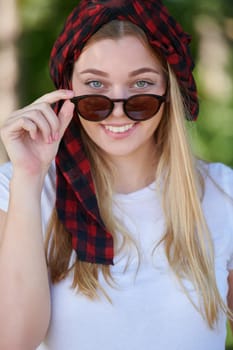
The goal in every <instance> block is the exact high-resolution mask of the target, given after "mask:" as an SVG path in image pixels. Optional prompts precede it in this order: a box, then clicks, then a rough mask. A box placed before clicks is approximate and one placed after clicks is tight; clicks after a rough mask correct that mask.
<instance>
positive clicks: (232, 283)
mask: <svg viewBox="0 0 233 350" xmlns="http://www.w3.org/2000/svg"><path fill="white" fill-rule="evenodd" d="M228 285H229V289H228V296H227V302H228V306H229V308H230V309H231V311H232V312H233V270H232V271H230V272H229V275H228ZM230 326H231V330H232V332H233V321H230Z"/></svg>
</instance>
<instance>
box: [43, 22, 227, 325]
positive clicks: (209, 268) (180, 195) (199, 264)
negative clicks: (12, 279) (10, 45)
mask: <svg viewBox="0 0 233 350" xmlns="http://www.w3.org/2000/svg"><path fill="white" fill-rule="evenodd" d="M125 35H134V36H136V37H138V38H139V39H140V40H141V41H142V42H143V43H144V44H145V45H146V47H147V48H149V49H150V50H151V51H152V49H151V48H150V46H149V44H148V41H147V38H146V35H145V34H144V32H143V31H142V30H141V29H140V28H138V27H137V26H135V25H133V24H132V23H130V22H123V21H116V20H115V21H112V22H110V23H108V24H106V25H105V26H103V27H102V28H101V29H100V30H99V31H98V32H97V33H95V34H94V35H93V36H92V38H91V39H90V41H89V43H88V44H90V43H91V42H94V41H97V40H101V39H103V38H112V39H118V38H121V37H123V36H125ZM154 54H156V56H157V57H158V58H159V59H160V61H161V63H162V65H163V67H164V69H166V70H167V74H168V80H169V98H170V100H169V103H167V104H166V106H165V109H164V115H163V118H162V120H161V122H160V125H159V126H158V129H157V131H156V134H155V138H156V143H157V147H158V149H159V151H160V160H159V163H158V166H157V169H156V178H157V179H159V178H163V183H162V184H161V186H162V189H160V191H162V205H163V209H164V216H165V222H166V229H165V233H164V236H163V238H162V240H161V241H160V243H163V244H164V249H165V253H166V256H167V259H168V262H169V264H170V267H171V268H172V270H173V271H174V273H175V276H176V277H177V279H178V281H179V282H180V284H181V286H183V289H184V292H185V293H186V294H187V296H188V297H189V295H188V291H186V289H185V287H184V285H183V283H182V281H183V279H184V278H187V279H188V280H190V281H191V282H192V283H193V285H194V287H195V289H196V292H197V294H198V297H199V305H194V306H195V307H196V308H197V309H198V310H199V312H200V313H201V315H202V316H203V317H204V318H205V319H206V321H207V323H208V324H209V326H210V327H213V326H214V324H215V323H216V321H217V320H218V316H219V312H220V310H223V311H224V312H225V313H226V314H227V315H228V316H230V317H232V314H231V313H230V311H229V309H228V308H227V306H226V305H225V304H224V302H223V300H222V298H221V296H220V294H219V291H218V287H217V284H216V278H215V273H214V249H213V244H212V240H211V236H210V233H209V230H208V227H207V224H206V221H205V218H204V215H203V212H202V208H201V199H202V196H203V191H204V188H203V185H202V178H201V176H200V174H199V172H198V171H197V168H196V165H195V159H194V157H193V155H192V152H191V150H190V146H189V142H188V138H187V133H186V126H185V113H186V111H185V107H184V103H183V98H182V95H181V92H180V88H179V85H178V83H177V79H176V77H175V75H174V73H173V71H172V69H171V68H170V66H169V65H166V63H165V61H164V59H162V57H161V55H159V54H158V53H157V52H156V53H154ZM82 138H83V143H84V145H85V148H86V153H87V157H88V159H89V161H90V164H91V169H92V174H93V180H94V184H95V188H96V196H97V201H98V205H99V210H100V213H101V216H102V219H103V221H104V223H105V225H106V227H107V229H108V230H109V231H110V232H112V235H113V239H114V243H116V241H117V239H118V237H117V236H116V232H121V235H122V237H123V246H126V245H128V244H131V243H132V240H131V239H130V237H129V235H128V233H127V232H126V231H125V229H124V228H123V227H122V225H121V223H120V222H118V221H117V220H116V219H115V218H114V217H113V215H112V211H111V208H112V193H113V182H114V171H113V168H112V166H111V164H110V163H109V161H107V160H106V158H105V156H104V155H103V154H102V152H101V150H100V149H99V148H98V147H97V146H96V145H95V144H94V142H92V141H91V140H90V139H89V138H88V137H87V135H85V133H83V137H82ZM98 169H101V172H100V171H98ZM103 194H104V198H105V200H104V201H103V200H100V199H101V198H103ZM64 231H65V229H64V227H63V226H62V224H61V223H60V222H59V220H58V218H57V215H56V210H55V209H54V211H53V215H52V219H51V221H50V225H49V227H48V235H47V240H46V251H47V260H48V266H49V269H50V275H51V279H52V282H53V283H57V282H59V281H60V280H62V279H63V278H65V277H66V276H67V275H68V273H69V272H70V271H71V270H72V271H73V272H74V277H73V284H72V287H73V288H76V289H77V290H78V291H79V292H81V293H83V294H85V295H86V296H88V297H90V298H95V297H97V290H102V292H103V293H105V291H104V290H103V289H102V287H101V285H100V283H99V280H98V275H99V271H100V270H101V271H102V273H103V275H104V277H105V279H106V280H107V281H108V282H109V283H110V284H111V283H112V282H113V280H112V276H111V273H110V267H109V266H104V265H97V264H91V263H86V262H81V261H79V260H78V259H76V261H75V263H74V264H73V265H72V266H70V258H71V253H72V246H71V237H70V234H69V233H67V232H64ZM118 234H119V233H118ZM115 245H117V244H115ZM121 248H122V247H121ZM154 249H156V247H154ZM115 253H117V252H115ZM106 297H108V296H107V295H106ZM189 299H190V301H191V302H192V300H191V298H190V297H189Z"/></svg>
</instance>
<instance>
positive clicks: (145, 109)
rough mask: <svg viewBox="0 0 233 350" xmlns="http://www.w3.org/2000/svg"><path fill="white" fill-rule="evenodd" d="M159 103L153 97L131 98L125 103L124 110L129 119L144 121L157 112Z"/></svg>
mask: <svg viewBox="0 0 233 350" xmlns="http://www.w3.org/2000/svg"><path fill="white" fill-rule="evenodd" d="M159 105H160V101H159V100H158V99H157V98H156V97H155V96H149V95H141V96H133V97H131V98H130V99H129V100H128V102H127V103H126V106H125V109H126V112H127V114H128V115H129V117H130V118H132V119H134V120H138V121H140V120H146V119H149V118H151V117H153V116H154V115H155V114H156V113H157V112H158V108H159Z"/></svg>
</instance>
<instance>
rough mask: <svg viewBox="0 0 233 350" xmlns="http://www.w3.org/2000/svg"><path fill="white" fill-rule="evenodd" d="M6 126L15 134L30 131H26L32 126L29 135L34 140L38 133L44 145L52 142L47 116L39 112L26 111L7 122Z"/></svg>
mask: <svg viewBox="0 0 233 350" xmlns="http://www.w3.org/2000/svg"><path fill="white" fill-rule="evenodd" d="M56 118H57V117H56ZM8 125H9V130H14V131H16V132H17V131H18V132H19V131H20V129H22V130H26V131H31V129H27V127H30V126H31V127H32V126H33V127H32V132H31V133H30V135H31V136H32V138H33V139H34V140H35V139H36V137H37V136H38V135H39V134H38V133H40V136H42V138H43V139H44V141H45V142H46V143H51V142H52V138H53V137H52V130H51V126H50V124H49V122H48V119H47V116H45V115H44V114H43V113H42V112H41V111H39V110H33V111H27V113H24V114H23V115H21V116H20V117H18V118H14V119H12V120H9V121H8ZM25 126H26V127H25Z"/></svg>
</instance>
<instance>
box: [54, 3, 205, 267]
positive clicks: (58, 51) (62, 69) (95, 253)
mask: <svg viewBox="0 0 233 350" xmlns="http://www.w3.org/2000/svg"><path fill="white" fill-rule="evenodd" d="M114 19H118V20H123V21H124V20H128V21H131V22H132V23H134V24H136V25H138V26H139V27H140V28H142V29H143V30H144V32H145V33H146V35H147V37H148V40H149V42H150V44H151V46H152V47H154V48H157V49H159V50H160V52H161V53H162V55H163V56H164V57H165V58H166V59H167V61H168V62H169V64H170V65H171V66H172V68H173V70H174V72H175V74H176V76H177V78H178V82H179V84H180V87H181V89H182V90H183V91H185V92H186V93H187V96H188V98H186V105H187V107H188V109H189V112H190V114H189V115H188V116H187V119H189V120H195V119H196V118H197V115H198V99H197V91H196V86H195V82H194V79H193V75H192V70H193V67H194V64H193V61H192V58H191V55H190V52H189V48H188V45H189V43H190V40H191V37H190V36H189V35H188V34H187V33H185V32H184V31H183V29H182V28H181V26H180V25H179V24H178V23H177V22H176V21H175V20H174V18H172V17H171V16H170V15H169V13H168V11H167V9H166V8H165V7H164V5H163V4H162V2H161V1H160V0H146V1H145V0H109V1H108V0H105V1H104V0H102V1H98V0H92V1H91V0H81V1H80V3H79V5H78V6H77V7H75V8H74V10H73V11H72V13H71V14H70V15H69V17H68V19H67V21H66V23H65V26H64V28H63V30H62V32H61V34H60V36H59V37H58V39H57V41H56V42H55V44H54V47H53V49H52V52H51V58H50V74H51V77H52V79H53V81H54V84H55V86H56V88H58V89H59V88H67V87H70V85H69V84H70V83H69V82H68V81H67V72H71V71H72V67H73V63H74V62H75V61H76V60H77V58H78V57H79V55H80V53H81V51H82V48H83V47H84V45H85V43H86V42H87V40H88V39H89V38H90V37H91V36H92V35H93V34H94V33H95V32H96V31H97V30H98V29H99V28H100V27H101V26H102V25H103V24H105V23H107V22H109V21H111V20H114ZM56 168H57V185H56V188H57V193H56V195H57V197H56V208H57V212H58V217H59V219H60V220H61V222H62V223H63V224H64V226H65V228H66V229H67V231H68V232H69V233H70V234H71V235H72V243H73V248H74V249H75V250H76V252H77V257H78V259H80V260H82V261H87V262H91V263H98V264H113V256H114V249H113V239H112V235H111V233H110V232H108V231H107V230H106V228H105V226H104V223H103V221H102V219H101V216H100V213H99V209H98V204H97V200H96V195H95V189H94V185H93V181H92V177H91V170H90V164H89V162H88V160H87V158H86V155H85V151H84V149H83V145H82V141H81V138H80V124H79V121H78V118H73V119H72V122H71V124H70V126H69V127H68V129H67V130H66V132H65V135H64V137H63V140H62V142H61V144H60V147H59V150H58V154H57V156H56ZM103 200H104V198H103Z"/></svg>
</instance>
